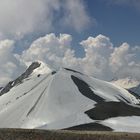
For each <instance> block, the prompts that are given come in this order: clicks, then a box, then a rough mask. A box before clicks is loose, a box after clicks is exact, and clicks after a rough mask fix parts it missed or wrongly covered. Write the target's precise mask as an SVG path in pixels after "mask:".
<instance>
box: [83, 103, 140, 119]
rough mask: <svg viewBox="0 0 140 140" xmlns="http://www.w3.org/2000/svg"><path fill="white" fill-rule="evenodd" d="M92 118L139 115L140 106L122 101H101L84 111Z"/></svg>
mask: <svg viewBox="0 0 140 140" xmlns="http://www.w3.org/2000/svg"><path fill="white" fill-rule="evenodd" d="M85 113H86V114H87V115H88V116H89V117H90V118H91V119H93V120H105V119H108V118H111V117H121V116H124V117H125V116H140V106H138V105H137V106H132V105H129V104H126V103H124V102H103V103H99V104H96V106H95V107H94V108H93V109H90V110H88V111H86V112H85Z"/></svg>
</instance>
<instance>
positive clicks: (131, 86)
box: [111, 77, 140, 95]
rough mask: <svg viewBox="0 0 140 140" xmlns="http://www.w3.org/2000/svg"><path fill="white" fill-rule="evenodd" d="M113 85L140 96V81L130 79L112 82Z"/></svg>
mask: <svg viewBox="0 0 140 140" xmlns="http://www.w3.org/2000/svg"><path fill="white" fill-rule="evenodd" d="M111 82H112V83H113V84H115V85H118V86H120V87H122V88H125V89H126V90H128V91H129V92H133V93H135V94H137V95H140V81H138V80H135V79H132V78H130V77H128V78H124V79H118V80H113V81H111Z"/></svg>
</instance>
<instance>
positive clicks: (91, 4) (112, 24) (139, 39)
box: [86, 0, 140, 45]
mask: <svg viewBox="0 0 140 140" xmlns="http://www.w3.org/2000/svg"><path fill="white" fill-rule="evenodd" d="M86 3H87V6H88V11H89V13H90V15H91V16H92V17H94V18H95V19H96V20H97V26H96V27H95V28H93V29H91V31H89V32H88V34H91V35H97V34H104V35H106V36H109V37H110V38H111V40H112V41H113V43H115V44H116V45H118V44H119V45H120V44H121V43H122V42H128V43H130V44H133V45H139V44H140V11H138V10H137V9H136V8H135V7H134V6H130V5H116V4H108V3H106V2H105V1H104V0H87V1H86Z"/></svg>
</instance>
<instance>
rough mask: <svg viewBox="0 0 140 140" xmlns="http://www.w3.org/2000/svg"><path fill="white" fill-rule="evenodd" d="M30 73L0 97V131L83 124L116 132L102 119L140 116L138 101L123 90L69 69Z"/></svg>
mask: <svg viewBox="0 0 140 140" xmlns="http://www.w3.org/2000/svg"><path fill="white" fill-rule="evenodd" d="M39 68H40V66H39V67H37V69H39ZM33 71H34V72H33ZM33 71H32V72H31V73H30V75H28V76H27V77H25V78H24V79H22V82H21V83H18V84H15V85H14V86H12V88H10V89H9V91H8V92H5V94H3V95H2V96H0V127H1V128H40V129H68V128H72V127H75V126H81V125H82V127H83V125H86V127H88V130H90V129H91V130H93V128H94V130H95V129H96V126H98V127H102V128H101V129H105V128H107V130H116V131H119V129H118V128H119V126H118V128H117V129H115V128H116V127H113V126H112V125H110V123H108V122H107V123H106V121H105V120H108V119H110V118H118V117H120V116H121V117H130V116H137V117H138V118H139V116H140V113H139V112H140V108H139V105H138V104H139V99H138V98H137V97H135V96H134V95H132V94H131V93H129V92H128V91H126V90H125V89H123V88H120V87H117V86H114V85H113V84H111V83H108V82H105V81H101V80H98V79H95V78H93V77H89V76H87V75H84V74H82V73H80V72H77V71H74V70H71V69H68V68H62V69H60V70H59V71H52V70H50V69H49V73H48V71H47V72H46V73H48V74H45V71H44V70H43V72H42V73H40V72H41V71H39V70H38V71H37V70H36V69H35V70H33ZM35 73H36V74H35ZM101 116H102V117H101ZM130 118H131V117H130ZM127 120H128V118H127V119H126V121H127ZM116 121H117V119H116ZM91 126H92V127H91ZM78 128H79V127H78ZM83 128H85V126H84V127H83ZM128 130H129V129H128Z"/></svg>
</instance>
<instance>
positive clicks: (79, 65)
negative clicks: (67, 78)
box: [0, 33, 140, 83]
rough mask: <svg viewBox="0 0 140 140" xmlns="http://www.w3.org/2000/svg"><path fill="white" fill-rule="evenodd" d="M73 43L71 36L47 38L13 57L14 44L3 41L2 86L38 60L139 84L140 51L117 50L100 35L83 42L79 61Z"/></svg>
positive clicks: (0, 48)
mask: <svg viewBox="0 0 140 140" xmlns="http://www.w3.org/2000/svg"><path fill="white" fill-rule="evenodd" d="M71 41H72V36H71V35H69V34H60V35H59V36H56V35H55V34H54V33H51V34H47V35H46V36H44V37H41V38H38V39H37V40H35V41H34V42H33V43H32V44H31V46H30V47H29V48H28V49H27V50H24V51H23V52H22V54H21V55H18V54H14V53H13V46H14V42H13V41H11V40H4V41H1V42H0V53H1V54H0V57H1V58H0V65H1V69H0V76H1V77H2V78H1V79H0V83H5V82H7V81H8V80H9V79H11V78H14V77H16V76H18V73H19V70H21V69H22V70H23V69H25V67H26V66H27V65H28V64H29V63H31V62H33V61H36V60H39V61H42V62H44V63H47V64H48V65H49V66H50V67H52V68H55V69H59V68H60V67H69V68H74V69H76V70H80V71H82V72H84V73H86V74H89V75H92V76H94V77H97V78H99V79H103V80H107V81H110V80H112V79H113V78H118V79H120V78H126V77H131V78H135V79H137V80H140V56H139V54H140V47H138V46H133V47H132V46H130V45H129V44H127V43H123V44H122V45H120V46H118V47H115V46H113V44H112V42H111V41H110V39H109V38H108V37H106V36H104V35H98V36H96V37H89V38H87V39H86V40H83V41H81V42H80V45H81V46H80V47H83V48H84V52H85V56H84V57H82V58H79V57H76V55H75V50H73V49H71ZM5 56H6V57H5Z"/></svg>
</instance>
